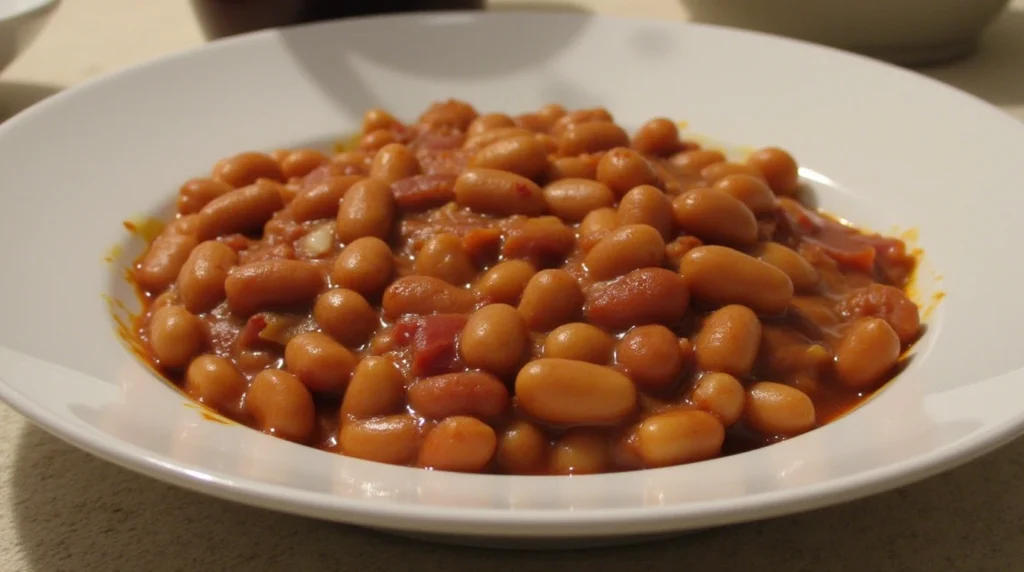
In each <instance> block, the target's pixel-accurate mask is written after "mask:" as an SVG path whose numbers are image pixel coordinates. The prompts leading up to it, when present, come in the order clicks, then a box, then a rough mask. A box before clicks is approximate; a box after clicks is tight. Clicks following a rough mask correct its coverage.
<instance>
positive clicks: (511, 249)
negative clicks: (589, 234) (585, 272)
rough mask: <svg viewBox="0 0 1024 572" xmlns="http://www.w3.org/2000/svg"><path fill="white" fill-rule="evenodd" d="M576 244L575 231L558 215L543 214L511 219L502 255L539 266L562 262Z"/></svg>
mask: <svg viewBox="0 0 1024 572" xmlns="http://www.w3.org/2000/svg"><path fill="white" fill-rule="evenodd" d="M575 246H576V233H574V232H573V230H572V228H570V227H569V226H568V225H566V224H565V223H564V222H562V221H561V219H559V218H558V217H554V216H541V217H533V218H528V219H525V220H522V219H520V220H516V221H514V222H511V223H510V224H509V225H508V226H507V227H506V230H505V242H504V243H503V244H502V246H501V255H502V257H504V258H505V259H506V260H509V259H516V258H518V259H523V260H527V261H528V262H530V263H531V264H533V265H534V266H536V267H537V268H546V267H549V266H559V265H561V264H562V263H563V262H565V258H566V257H567V256H568V255H569V254H570V253H571V252H572V250H573V248H574V247H575Z"/></svg>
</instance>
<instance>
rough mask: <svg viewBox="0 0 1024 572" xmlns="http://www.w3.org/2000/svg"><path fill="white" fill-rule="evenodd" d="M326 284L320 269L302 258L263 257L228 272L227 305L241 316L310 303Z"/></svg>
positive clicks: (226, 283) (225, 289)
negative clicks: (269, 258)
mask: <svg viewBox="0 0 1024 572" xmlns="http://www.w3.org/2000/svg"><path fill="white" fill-rule="evenodd" d="M323 286H324V276H323V274H322V273H321V271H320V269H319V268H318V267H317V266H315V265H313V264H310V263H309V262H303V261H299V260H283V259H275V260H262V261H259V262H250V263H249V264H244V265H242V266H236V267H234V268H232V269H231V271H230V272H228V277H227V279H226V280H225V281H224V291H225V294H226V295H227V299H228V307H229V308H230V309H231V311H232V312H234V313H235V314H238V315H240V316H248V315H250V314H254V313H256V312H258V311H260V310H267V309H270V308H280V307H287V306H294V305H299V304H308V303H310V302H312V301H313V299H314V298H316V295H317V294H318V293H319V292H320V290H321V289H322V288H323Z"/></svg>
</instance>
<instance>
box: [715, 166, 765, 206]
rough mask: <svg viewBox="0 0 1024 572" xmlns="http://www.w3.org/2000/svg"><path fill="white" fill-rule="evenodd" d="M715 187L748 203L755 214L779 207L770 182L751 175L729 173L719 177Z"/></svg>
mask: <svg viewBox="0 0 1024 572" xmlns="http://www.w3.org/2000/svg"><path fill="white" fill-rule="evenodd" d="M714 188H715V189H716V190H719V191H722V192H723V193H725V194H727V195H729V196H731V197H732V198H734V199H736V200H738V201H740V202H741V203H743V204H745V205H747V208H748V209H750V211H751V212H752V213H754V215H755V216H762V215H767V214H771V213H773V212H775V209H776V208H778V201H776V200H775V193H773V192H772V190H771V188H770V187H769V186H768V184H767V183H765V182H763V181H762V180H760V179H758V178H756V177H751V176H750V175H743V174H735V175H727V176H725V177H722V178H720V179H718V181H717V182H716V183H715V185H714Z"/></svg>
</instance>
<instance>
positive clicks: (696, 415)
mask: <svg viewBox="0 0 1024 572" xmlns="http://www.w3.org/2000/svg"><path fill="white" fill-rule="evenodd" d="M637 437H638V439H637V440H638V445H639V446H638V449H639V452H640V456H641V458H642V459H643V461H644V463H645V464H646V465H647V466H648V467H664V466H669V465H679V464H683V463H693V462H696V461H703V460H706V459H710V458H713V457H716V456H718V454H719V453H720V452H721V450H722V443H723V442H724V441H725V428H724V427H723V426H722V424H721V423H720V422H719V421H718V419H716V418H715V417H714V416H713V415H711V414H710V413H706V412H704V411H673V412H669V413H661V414H658V415H653V416H651V417H648V418H647V419H645V420H644V421H643V423H641V424H640V429H639V430H638V431H637Z"/></svg>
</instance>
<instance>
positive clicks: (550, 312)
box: [518, 270, 584, 332]
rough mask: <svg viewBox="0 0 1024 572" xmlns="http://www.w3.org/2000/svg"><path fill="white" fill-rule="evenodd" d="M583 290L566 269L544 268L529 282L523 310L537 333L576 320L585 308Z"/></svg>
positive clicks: (524, 292)
mask: <svg viewBox="0 0 1024 572" xmlns="http://www.w3.org/2000/svg"><path fill="white" fill-rule="evenodd" d="M583 300H584V298H583V291H582V290H580V285H579V283H578V282H576V279H575V278H573V277H572V275H571V274H569V273H568V272H566V271H565V270H542V271H540V272H538V273H537V274H534V275H533V277H532V278H530V281H529V282H527V283H526V288H525V289H524V290H523V296H522V299H521V300H520V301H519V308H518V309H519V313H520V314H522V316H523V319H524V320H526V324H527V326H528V327H529V328H530V330H532V331H534V332H546V331H550V330H552V329H553V328H556V327H558V326H560V325H562V324H565V323H568V322H572V321H575V319H576V318H578V317H579V315H580V311H581V310H582V308H583Z"/></svg>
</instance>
